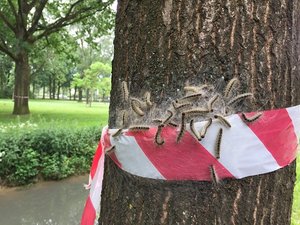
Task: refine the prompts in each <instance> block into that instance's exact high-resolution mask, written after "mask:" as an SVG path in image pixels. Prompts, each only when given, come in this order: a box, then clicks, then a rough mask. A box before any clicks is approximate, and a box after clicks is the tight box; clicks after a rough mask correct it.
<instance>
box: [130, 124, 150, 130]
mask: <svg viewBox="0 0 300 225" xmlns="http://www.w3.org/2000/svg"><path fill="white" fill-rule="evenodd" d="M149 129H150V127H148V126H143V125H137V126H130V127H129V128H128V130H129V131H146V130H149Z"/></svg>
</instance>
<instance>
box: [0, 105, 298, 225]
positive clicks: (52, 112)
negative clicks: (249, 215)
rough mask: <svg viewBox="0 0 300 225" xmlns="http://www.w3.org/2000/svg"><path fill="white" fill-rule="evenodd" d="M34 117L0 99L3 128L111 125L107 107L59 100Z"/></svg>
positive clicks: (33, 109) (33, 111) (35, 109)
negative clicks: (16, 113) (17, 111)
mask: <svg viewBox="0 0 300 225" xmlns="http://www.w3.org/2000/svg"><path fill="white" fill-rule="evenodd" d="M29 104H30V105H29V107H30V111H31V114H30V115H27V116H13V115H12V114H11V113H12V109H13V102H12V101H11V100H3V99H0V126H1V125H2V126H12V125H16V124H21V123H25V122H27V121H29V122H30V124H36V125H37V126H38V127H52V126H56V127H66V126H67V127H74V128H80V127H89V126H99V127H102V126H105V125H106V124H107V121H108V104H107V103H93V104H92V107H87V106H86V105H85V103H78V102H74V101H61V100H60V101H57V100H30V103H29ZM292 225H300V157H298V164H297V181H296V186H295V191H294V204H293V215H292Z"/></svg>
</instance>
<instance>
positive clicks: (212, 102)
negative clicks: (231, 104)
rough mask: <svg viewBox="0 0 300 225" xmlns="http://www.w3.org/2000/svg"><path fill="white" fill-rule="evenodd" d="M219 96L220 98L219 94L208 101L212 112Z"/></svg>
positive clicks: (208, 106)
mask: <svg viewBox="0 0 300 225" xmlns="http://www.w3.org/2000/svg"><path fill="white" fill-rule="evenodd" d="M218 98H219V95H215V96H213V97H212V98H211V99H209V101H208V103H207V108H208V110H209V111H210V112H213V104H214V103H215V102H216V101H217V99H218Z"/></svg>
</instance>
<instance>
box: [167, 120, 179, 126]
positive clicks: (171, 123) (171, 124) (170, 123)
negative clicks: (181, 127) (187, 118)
mask: <svg viewBox="0 0 300 225" xmlns="http://www.w3.org/2000/svg"><path fill="white" fill-rule="evenodd" d="M168 125H170V126H172V127H178V124H177V123H175V122H173V121H170V122H168Z"/></svg>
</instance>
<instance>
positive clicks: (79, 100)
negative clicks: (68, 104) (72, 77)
mask: <svg viewBox="0 0 300 225" xmlns="http://www.w3.org/2000/svg"><path fill="white" fill-rule="evenodd" d="M78 102H82V88H78Z"/></svg>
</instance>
